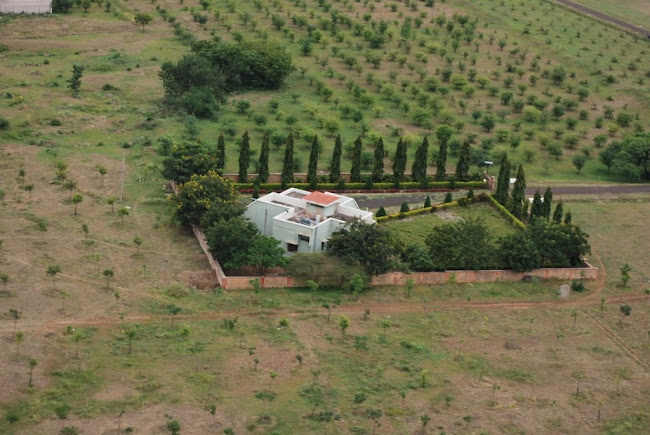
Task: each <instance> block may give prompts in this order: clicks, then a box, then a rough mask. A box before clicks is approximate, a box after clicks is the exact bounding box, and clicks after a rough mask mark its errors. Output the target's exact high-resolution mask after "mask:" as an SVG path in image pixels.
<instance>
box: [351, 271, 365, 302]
mask: <svg viewBox="0 0 650 435" xmlns="http://www.w3.org/2000/svg"><path fill="white" fill-rule="evenodd" d="M348 286H349V287H350V289H351V290H352V294H353V295H354V297H355V300H357V301H358V300H359V295H360V294H361V291H362V290H363V288H364V286H365V282H364V279H363V277H362V276H361V275H360V274H358V273H355V274H354V276H352V279H350V282H349V283H348Z"/></svg>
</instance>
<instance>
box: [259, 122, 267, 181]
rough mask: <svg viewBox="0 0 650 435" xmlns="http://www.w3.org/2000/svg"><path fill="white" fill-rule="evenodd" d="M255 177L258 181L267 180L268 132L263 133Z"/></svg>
mask: <svg viewBox="0 0 650 435" xmlns="http://www.w3.org/2000/svg"><path fill="white" fill-rule="evenodd" d="M257 163H258V164H257V167H258V169H257V179H256V181H257V182H258V183H266V182H267V181H269V134H268V133H265V134H264V138H263V139H262V150H261V151H260V158H259V160H258V162H257Z"/></svg>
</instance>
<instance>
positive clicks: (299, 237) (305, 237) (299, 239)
mask: <svg viewBox="0 0 650 435" xmlns="http://www.w3.org/2000/svg"><path fill="white" fill-rule="evenodd" d="M298 241H300V242H307V243H309V236H303V235H302V234H298Z"/></svg>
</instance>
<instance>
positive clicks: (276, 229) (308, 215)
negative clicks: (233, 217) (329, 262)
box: [244, 188, 375, 252]
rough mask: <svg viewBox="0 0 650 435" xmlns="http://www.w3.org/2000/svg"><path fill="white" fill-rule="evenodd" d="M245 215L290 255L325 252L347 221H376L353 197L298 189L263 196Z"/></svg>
mask: <svg viewBox="0 0 650 435" xmlns="http://www.w3.org/2000/svg"><path fill="white" fill-rule="evenodd" d="M244 216H245V217H247V218H248V219H249V220H250V221H251V222H253V223H254V224H255V225H256V226H257V228H258V229H259V230H260V233H261V234H263V235H265V236H269V237H274V238H276V239H278V240H280V246H282V248H284V250H285V251H287V252H321V251H325V250H327V239H328V238H329V236H330V235H331V234H332V233H333V232H335V231H336V230H338V229H339V228H341V227H342V226H343V225H345V224H346V223H347V222H352V221H354V220H356V219H360V220H362V221H365V222H368V223H374V222H375V221H374V219H373V214H372V213H371V212H369V211H363V210H360V209H359V206H358V205H357V202H356V201H355V200H354V199H353V198H350V197H347V196H343V195H337V194H336V193H329V192H308V191H306V190H300V189H295V188H291V189H287V190H285V191H284V192H280V193H275V192H273V193H269V194H267V195H264V196H263V197H261V198H259V199H257V200H255V201H254V202H252V203H250V204H249V205H248V207H247V208H246V212H245V213H244Z"/></svg>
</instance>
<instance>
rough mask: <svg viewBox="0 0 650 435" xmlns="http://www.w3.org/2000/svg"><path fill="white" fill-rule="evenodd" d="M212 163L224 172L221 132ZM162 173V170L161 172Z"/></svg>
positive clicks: (224, 156) (224, 155)
mask: <svg viewBox="0 0 650 435" xmlns="http://www.w3.org/2000/svg"><path fill="white" fill-rule="evenodd" d="M210 158H211V157H210ZM261 159H262V157H261V155H260V160H261ZM214 165H215V170H216V171H217V174H219V175H223V172H224V170H225V168H226V141H225V140H224V138H223V134H220V135H219V139H218V140H217V152H216V154H215V155H214ZM267 169H268V168H267ZM208 170H209V169H208ZM208 170H206V171H205V172H207V171H208ZM195 174H196V172H195ZM163 175H164V172H163ZM192 175H194V174H189V176H192ZM178 181H181V180H178Z"/></svg>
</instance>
